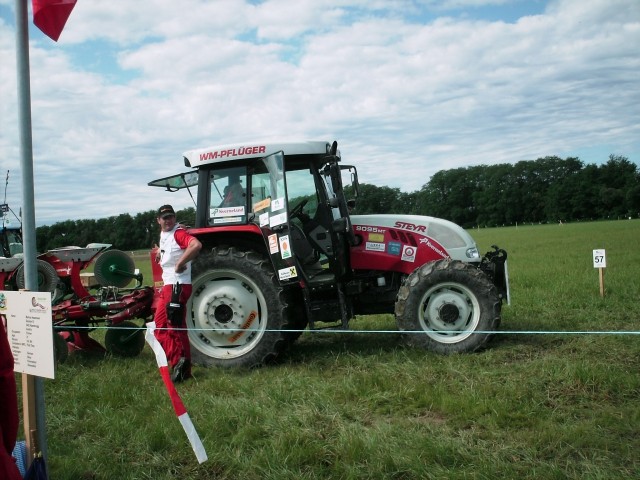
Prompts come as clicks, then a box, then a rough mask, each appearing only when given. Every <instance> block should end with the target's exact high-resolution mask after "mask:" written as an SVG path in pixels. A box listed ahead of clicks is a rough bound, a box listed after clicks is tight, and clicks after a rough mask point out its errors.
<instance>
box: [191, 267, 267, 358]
mask: <svg viewBox="0 0 640 480" xmlns="http://www.w3.org/2000/svg"><path fill="white" fill-rule="evenodd" d="M187 311H188V315H187V323H188V324H189V325H188V327H189V338H190V340H191V345H192V346H193V347H194V348H196V349H198V350H199V351H201V352H202V353H204V354H205V355H208V356H210V357H213V358H218V359H230V358H237V357H241V356H242V355H244V354H246V353H248V352H250V351H251V350H253V348H254V347H255V346H256V345H257V344H258V343H259V342H260V339H261V338H262V337H263V335H264V333H265V331H266V329H267V307H266V300H265V298H264V296H263V295H262V292H261V291H260V288H259V287H258V286H257V285H256V283H255V282H254V281H253V280H251V279H250V278H249V277H247V276H245V275H243V274H241V273H239V272H235V271H234V272H230V271H225V270H212V271H210V272H207V273H206V274H204V275H203V276H200V277H198V278H197V279H196V280H195V282H194V284H193V294H192V295H191V298H190V299H189V303H188V304H187Z"/></svg>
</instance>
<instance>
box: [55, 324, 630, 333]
mask: <svg viewBox="0 0 640 480" xmlns="http://www.w3.org/2000/svg"><path fill="white" fill-rule="evenodd" d="M53 328H54V329H56V330H63V331H69V330H71V331H72V330H126V331H134V330H146V327H120V326H117V325H114V326H110V327H109V326H95V327H89V326H87V327H83V326H75V325H74V326H63V325H55V326H54V327H53ZM156 330H180V331H181V330H186V331H191V332H224V333H237V332H253V331H256V330H255V329H250V328H247V329H241V328H233V329H226V328H156ZM263 331H264V332H281V333H298V332H309V333H332V334H335V333H377V334H402V335H404V334H424V333H440V334H453V333H455V334H467V333H472V334H490V335H640V331H636V330H429V331H426V330H351V329H342V328H318V329H313V330H311V329H306V328H305V329H265V330H263Z"/></svg>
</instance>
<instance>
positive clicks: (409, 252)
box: [401, 245, 417, 262]
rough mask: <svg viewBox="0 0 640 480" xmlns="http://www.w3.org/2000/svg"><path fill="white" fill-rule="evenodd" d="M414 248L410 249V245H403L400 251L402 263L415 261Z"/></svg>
mask: <svg viewBox="0 0 640 480" xmlns="http://www.w3.org/2000/svg"><path fill="white" fill-rule="evenodd" d="M416 250H417V248H416V247H412V246H411V245H405V246H404V247H403V249H402V258H401V260H402V261H404V262H415V261H416Z"/></svg>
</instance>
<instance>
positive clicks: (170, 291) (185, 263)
mask: <svg viewBox="0 0 640 480" xmlns="http://www.w3.org/2000/svg"><path fill="white" fill-rule="evenodd" d="M158 224H159V225H160V229H161V232H160V247H159V249H158V252H157V254H156V261H157V262H158V263H159V264H160V266H161V267H162V281H163V283H164V286H163V287H162V291H161V293H160V298H159V299H158V302H157V306H156V313H155V316H154V320H155V323H156V330H155V335H156V338H157V339H158V341H159V342H160V345H162V348H163V349H164V351H165V353H166V354H167V360H168V362H169V365H170V366H171V367H173V371H172V373H171V380H173V382H174V383H178V382H182V381H184V380H187V379H188V378H191V347H190V345H189V335H188V334H187V330H186V327H187V324H186V321H185V317H186V311H185V309H184V305H185V304H186V303H187V300H188V299H189V297H190V296H191V291H192V287H191V260H193V259H194V258H195V257H196V256H197V255H198V252H200V249H201V248H202V243H200V241H199V240H198V239H197V238H195V237H193V236H191V235H189V234H188V233H187V231H186V230H185V229H184V228H182V227H181V226H180V225H178V224H177V223H176V212H175V211H174V210H173V207H172V206H171V205H163V206H162V207H160V208H159V209H158ZM172 296H173V297H174V299H173V300H174V301H173V302H172ZM176 297H177V298H176ZM176 300H177V301H178V302H176ZM180 306H182V308H180Z"/></svg>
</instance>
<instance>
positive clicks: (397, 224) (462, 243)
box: [351, 215, 480, 263]
mask: <svg viewBox="0 0 640 480" xmlns="http://www.w3.org/2000/svg"><path fill="white" fill-rule="evenodd" d="M351 222H352V223H353V228H354V231H355V233H356V235H358V236H360V237H361V238H362V239H363V241H364V242H365V248H367V247H366V243H367V242H368V243H369V248H368V249H371V248H380V249H383V248H384V249H385V250H388V247H389V245H384V243H385V242H386V243H391V241H390V240H391V239H393V241H397V242H399V243H406V242H404V241H403V238H417V239H418V240H417V242H416V244H417V245H420V246H426V247H427V248H428V249H429V250H432V253H434V254H435V255H436V256H437V257H440V258H442V257H447V256H449V257H451V258H452V259H454V260H461V261H463V262H467V263H469V262H472V263H475V262H480V254H479V252H478V248H477V245H476V243H475V241H474V239H473V238H472V237H471V235H469V234H468V233H467V231H466V230H464V229H463V228H462V227H460V226H459V225H457V224H455V223H453V222H450V221H448V220H443V219H441V218H435V217H427V216H422V215H352V216H351ZM371 239H374V240H379V241H377V242H372V241H371ZM377 244H380V245H377Z"/></svg>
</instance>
